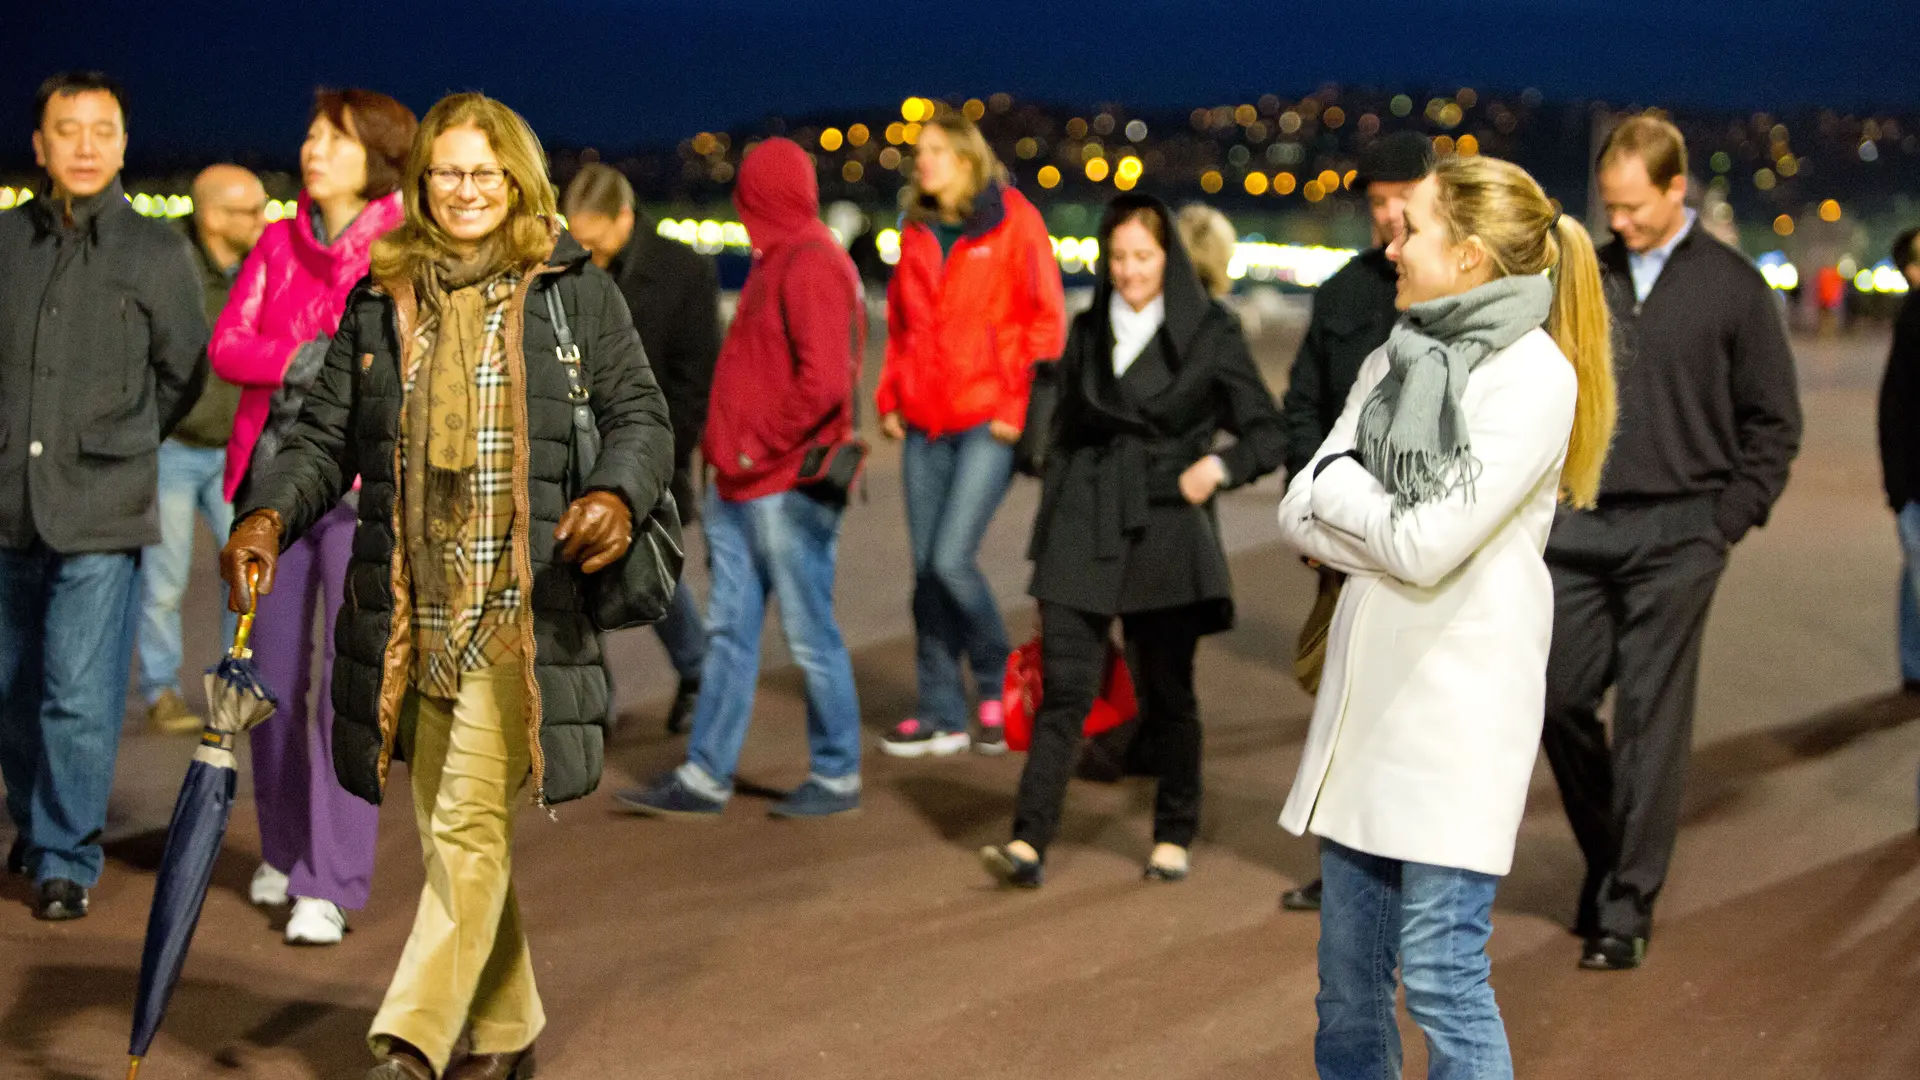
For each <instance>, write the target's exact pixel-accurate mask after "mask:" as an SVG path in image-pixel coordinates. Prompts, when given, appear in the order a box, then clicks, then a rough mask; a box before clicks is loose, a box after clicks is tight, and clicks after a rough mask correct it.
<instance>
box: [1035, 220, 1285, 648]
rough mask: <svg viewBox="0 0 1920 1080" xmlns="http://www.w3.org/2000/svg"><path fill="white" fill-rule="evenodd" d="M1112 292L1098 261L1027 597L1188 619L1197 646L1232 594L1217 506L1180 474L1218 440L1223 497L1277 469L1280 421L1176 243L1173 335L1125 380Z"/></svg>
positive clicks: (1172, 240)
mask: <svg viewBox="0 0 1920 1080" xmlns="http://www.w3.org/2000/svg"><path fill="white" fill-rule="evenodd" d="M1168 220H1171V216H1169V218H1168ZM1102 247H1103V249H1104V247H1105V245H1104V244H1103V245H1102ZM1111 280H1112V279H1111V278H1110V276H1109V274H1108V269H1107V266H1106V262H1105V260H1104V258H1103V259H1102V261H1101V266H1100V286H1099V288H1098V289H1096V290H1095V294H1094V302H1093V307H1092V308H1090V309H1088V310H1087V311H1085V312H1082V313H1081V314H1080V315H1079V316H1077V317H1076V318H1075V319H1074V320H1073V325H1072V328H1071V330H1070V331H1069V333H1068V336H1067V348H1066V352H1065V353H1064V354H1063V355H1062V357H1061V359H1060V363H1061V365H1062V367H1061V370H1060V404H1059V408H1058V411H1057V412H1055V414H1054V435H1053V438H1052V440H1051V441H1050V444H1049V446H1050V448H1049V450H1048V454H1047V464H1046V475H1045V477H1044V486H1043V488H1042V494H1041V500H1040V510H1039V513H1038V514H1037V515H1036V516H1035V518H1034V526H1033V541H1032V544H1031V546H1030V547H1029V549H1028V557H1029V558H1031V559H1032V560H1033V564H1034V565H1033V580H1032V584H1031V585H1030V586H1029V587H1028V589H1027V591H1028V593H1030V594H1031V595H1032V596H1033V597H1034V598H1036V599H1038V600H1041V601H1044V602H1047V603H1055V604H1061V605H1064V606H1066V607H1071V608H1074V609H1077V610H1080V611H1086V612H1093V613H1096V614H1103V615H1119V614H1131V613H1136V612H1143V611H1157V610H1163V609H1173V608H1180V609H1185V614H1186V615H1187V616H1188V617H1190V618H1192V619H1193V620H1194V621H1193V628H1194V630H1195V632H1197V633H1214V632H1217V631H1220V630H1225V629H1227V628H1229V627H1231V626H1232V625H1233V584H1232V582H1231V581H1230V580H1229V578H1228V575H1227V556H1226V550H1225V548H1223V547H1222V546H1221V542H1220V527H1219V521H1218V520H1217V518H1216V516H1215V514H1214V508H1213V504H1212V503H1208V504H1207V505H1205V506H1194V505H1191V504H1189V503H1188V502H1187V501H1186V499H1185V498H1184V497H1183V496H1182V495H1181V494H1180V474H1181V473H1183V472H1185V471H1186V469H1187V467H1188V466H1190V465H1192V464H1193V463H1194V462H1196V461H1198V460H1200V459H1201V458H1203V457H1205V456H1206V455H1207V454H1209V453H1212V452H1214V437H1215V435H1216V434H1217V433H1218V432H1220V431H1223V430H1224V431H1227V432H1229V433H1231V434H1233V435H1235V436H1237V438H1236V441H1235V442H1234V443H1233V445H1231V446H1229V447H1227V448H1226V449H1224V450H1220V451H1218V453H1219V454H1220V459H1221V461H1222V462H1223V463H1224V464H1225V465H1226V469H1227V481H1226V483H1225V484H1224V485H1223V488H1222V489H1223V490H1225V489H1226V488H1233V487H1238V486H1240V485H1242V484H1247V483H1251V482H1252V481H1254V480H1257V479H1259V478H1260V477H1262V476H1265V475H1266V474H1267V473H1270V472H1272V471H1273V470H1275V469H1277V468H1279V467H1280V463H1281V460H1282V457H1283V455H1284V452H1285V443H1284V440H1283V437H1282V435H1281V430H1280V414H1279V412H1278V411H1277V410H1276V409H1275V408H1274V405H1273V395H1272V393H1271V391H1269V390H1268V389H1267V386H1266V384H1265V383H1264V382H1263V381H1261V378H1260V373H1259V371H1258V370H1256V369H1255V368H1254V366H1253V359H1252V357H1250V356H1249V355H1248V353H1247V343H1246V339H1245V337H1243V336H1242V334H1241V331H1240V322H1239V320H1237V319H1235V318H1234V317H1233V315H1232V314H1231V313H1229V312H1228V311H1227V309H1226V308H1224V307H1221V306H1220V305H1219V304H1218V303H1216V302H1215V301H1214V300H1212V299H1211V298H1209V297H1208V296H1207V293H1206V290H1205V289H1203V288H1202V287H1201V285H1200V279H1199V278H1198V277H1197V276H1195V274H1194V272H1193V267H1192V264H1191V263H1190V262H1189V261H1188V258H1187V253H1186V251H1185V249H1183V248H1182V247H1181V245H1180V242H1179V238H1178V237H1177V236H1175V235H1173V234H1171V233H1169V236H1168V249H1167V264H1166V285H1165V296H1166V322H1165V324H1164V325H1162V326H1161V328H1160V331H1159V332H1158V333H1157V334H1155V335H1154V338H1153V341H1152V342H1151V343H1150V344H1148V346H1147V348H1146V351H1145V352H1143V353H1141V354H1140V358H1139V359H1138V360H1135V361H1134V362H1133V364H1132V366H1130V367H1129V368H1127V373H1126V375H1125V376H1123V377H1119V378H1116V377H1115V376H1114V373H1113V330H1112V324H1111V321H1110V320H1109V318H1108V316H1107V308H1108V305H1109V303H1110V302H1111V300H1112V296H1113V286H1112V284H1111Z"/></svg>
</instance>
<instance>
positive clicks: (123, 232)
mask: <svg viewBox="0 0 1920 1080" xmlns="http://www.w3.org/2000/svg"><path fill="white" fill-rule="evenodd" d="M33 116H34V125H35V126H34V132H33V153H34V159H35V160H36V161H37V162H38V163H39V165H40V167H41V168H42V169H44V170H46V174H47V179H46V182H45V183H44V184H42V185H41V186H40V189H39V191H38V193H37V195H36V197H35V198H34V199H32V200H31V201H29V202H28V203H27V204H26V205H25V206H21V207H18V208H16V209H13V210H9V211H6V212H4V213H0V432H4V433H5V435H4V437H0V778H4V779H5V781H6V788H7V816H8V817H9V818H11V819H12V821H13V827H14V837H13V844H12V846H11V847H10V848H9V850H8V851H7V870H8V872H9V873H15V874H31V875H33V878H34V882H35V899H34V907H33V913H34V915H35V916H36V917H37V918H41V919H49V920H58V919H78V918H81V917H83V916H85V915H86V914H87V904H88V890H90V889H91V888H93V886H94V885H95V884H96V883H97V882H98V881H99V879H100V871H101V868H102V866H103V865H104V864H105V860H106V856H105V853H104V852H103V851H102V850H101V848H100V835H101V833H102V832H104V831H105V829H106V826H107V799H108V796H109V795H110V794H111V792H112V790H113V766H114V759H115V757H116V755H117V754H118V753H119V749H120V729H121V726H122V721H123V719H124V715H125V711H126V703H127V681H128V670H127V669H128V667H129V666H130V662H131V660H132V655H133V626H134V621H135V615H136V614H137V607H136V604H137V601H138V593H137V591H136V589H135V577H136V574H137V569H136V568H137V566H138V564H139V557H140V551H141V549H142V548H145V547H147V546H148V545H151V544H157V543H159V542H160V523H159V516H158V514H157V512H156V504H157V502H158V498H157V493H158V490H159V483H158V475H159V450H160V444H161V442H162V440H164V439H165V438H166V437H167V435H168V434H169V433H171V432H172V431H173V429H174V428H175V427H176V426H177V425H178V424H179V423H180V421H181V419H182V418H184V417H185V416H186V415H187V412H188V410H190V409H192V408H193V404H194V402H195V401H197V400H198V399H199V397H200V387H201V384H202V380H203V379H204V377H205V375H206V359H205V356H204V352H205V349H206V344H207V321H206V316H205V314H204V313H203V311H202V304H201V299H202V298H201V293H200V275H199V273H198V271H197V270H196V269H195V267H194V262H193V251H192V245H191V244H189V243H188V242H187V240H186V238H185V237H183V236H181V235H180V233H179V232H178V231H176V230H174V229H173V228H171V227H169V226H167V225H166V224H164V223H162V222H158V221H151V220H148V219H147V218H144V217H141V216H140V215H139V214H138V213H136V212H135V211H134V209H133V207H132V206H131V205H129V204H128V203H127V200H126V196H125V193H124V192H123V191H122V189H121V186H120V167H121V164H122V162H123V161H124V160H125V157H126V150H127V110H126V94H125V93H124V92H123V91H122V90H121V89H120V86H119V84H117V83H115V82H114V81H113V80H112V79H110V78H108V77H107V76H105V75H103V74H101V73H100V72H97V71H74V72H67V73H64V74H60V75H55V76H53V77H52V78H50V79H48V80H46V81H45V82H43V83H41V84H40V89H39V93H38V94H37V95H36V96H35V99H34V112H33Z"/></svg>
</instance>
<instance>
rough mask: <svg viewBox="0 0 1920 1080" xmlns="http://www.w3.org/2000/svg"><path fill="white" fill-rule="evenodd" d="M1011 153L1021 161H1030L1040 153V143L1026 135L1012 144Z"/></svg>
mask: <svg viewBox="0 0 1920 1080" xmlns="http://www.w3.org/2000/svg"><path fill="white" fill-rule="evenodd" d="M1013 152H1014V154H1016V155H1017V156H1018V157H1019V158H1020V160H1021V161H1032V160H1033V159H1034V156H1035V155H1037V154H1038V153H1040V142H1039V140H1037V139H1035V138H1034V137H1033V136H1031V135H1028V136H1026V137H1025V138H1023V139H1021V140H1020V141H1019V142H1017V143H1014V144H1013Z"/></svg>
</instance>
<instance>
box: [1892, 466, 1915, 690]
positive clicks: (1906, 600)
mask: <svg viewBox="0 0 1920 1080" xmlns="http://www.w3.org/2000/svg"><path fill="white" fill-rule="evenodd" d="M1895 520H1896V522H1897V524H1898V525H1899V529H1900V551H1901V554H1902V555H1903V556H1905V558H1904V559H1903V561H1902V564H1901V567H1900V678H1901V681H1903V682H1920V502H1910V503H1908V504H1907V505H1905V506H1903V507H1901V508H1900V514H1899V517H1898V518H1896V519H1895Z"/></svg>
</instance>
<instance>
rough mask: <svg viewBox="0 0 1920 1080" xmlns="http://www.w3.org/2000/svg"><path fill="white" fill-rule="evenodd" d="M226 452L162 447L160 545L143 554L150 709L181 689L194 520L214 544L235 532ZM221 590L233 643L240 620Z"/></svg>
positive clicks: (143, 651) (143, 642)
mask: <svg viewBox="0 0 1920 1080" xmlns="http://www.w3.org/2000/svg"><path fill="white" fill-rule="evenodd" d="M226 470H227V451H226V449H225V448H223V447H215V448H213V449H211V450H205V449H201V448H199V447H194V446H188V445H186V444H185V443H180V442H175V441H174V440H172V439H168V440H167V441H165V442H163V443H161V444H160V499H159V509H160V542H159V543H157V544H154V545H152V546H151V547H148V548H147V549H146V550H144V551H142V552H141V553H140V694H141V696H142V697H143V698H144V699H145V700H146V702H147V704H149V705H151V704H153V703H154V701H155V700H157V699H158V698H159V697H160V695H161V694H163V693H166V692H167V691H169V690H172V691H174V692H175V693H178V692H179V691H180V598H181V597H182V596H185V595H186V592H187V578H188V576H189V575H190V574H191V572H192V570H193V519H194V515H195V514H198V515H199V516H200V517H202V518H205V519H206V522H207V528H208V529H210V530H212V532H213V536H214V541H215V546H216V547H218V546H219V545H220V544H224V543H226V542H227V533H229V532H231V531H232V529H233V504H232V503H229V502H228V501H227V498H226V493H225V490H224V489H223V487H222V484H223V482H224V480H225V477H226ZM225 596H226V593H225V591H224V590H223V591H222V592H221V597H222V602H221V604H220V612H221V619H220V628H221V632H222V635H223V636H222V640H223V641H227V642H231V641H232V640H233V629H234V626H235V624H236V622H237V620H238V618H239V616H237V615H235V614H234V613H233V612H231V611H228V610H227V605H226V603H225Z"/></svg>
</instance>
